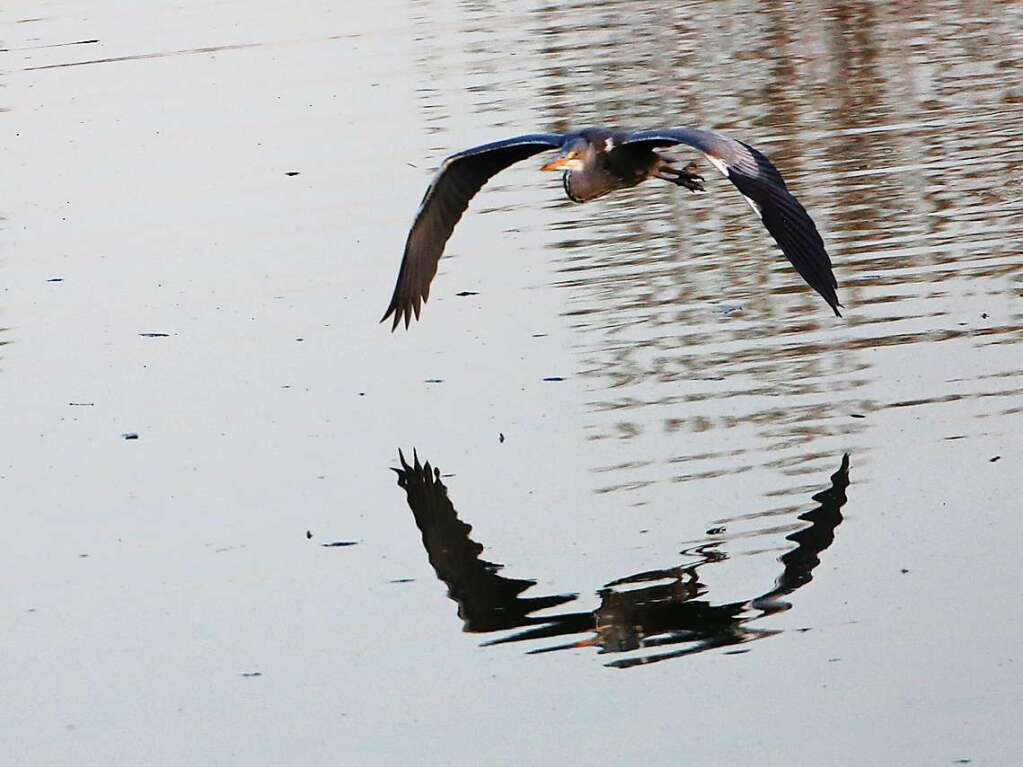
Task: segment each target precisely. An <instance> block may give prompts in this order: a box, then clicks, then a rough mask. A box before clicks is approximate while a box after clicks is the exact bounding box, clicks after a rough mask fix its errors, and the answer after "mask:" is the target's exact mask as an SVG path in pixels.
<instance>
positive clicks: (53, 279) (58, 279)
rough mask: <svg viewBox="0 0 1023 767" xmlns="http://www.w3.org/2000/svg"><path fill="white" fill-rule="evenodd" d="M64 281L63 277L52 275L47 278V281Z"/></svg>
mask: <svg viewBox="0 0 1023 767" xmlns="http://www.w3.org/2000/svg"><path fill="white" fill-rule="evenodd" d="M63 281H64V278H63V277H50V279H48V280H47V282H63Z"/></svg>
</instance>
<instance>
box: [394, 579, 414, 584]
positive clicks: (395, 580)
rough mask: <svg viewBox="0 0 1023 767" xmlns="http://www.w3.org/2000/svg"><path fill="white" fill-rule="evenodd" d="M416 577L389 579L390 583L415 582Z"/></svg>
mask: <svg viewBox="0 0 1023 767" xmlns="http://www.w3.org/2000/svg"><path fill="white" fill-rule="evenodd" d="M415 580H416V579H415V578H395V579H394V580H391V581H388V583H414V582H415Z"/></svg>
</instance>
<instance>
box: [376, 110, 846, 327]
mask: <svg viewBox="0 0 1023 767" xmlns="http://www.w3.org/2000/svg"><path fill="white" fill-rule="evenodd" d="M677 144H685V145H687V146H690V147H692V148H694V149H697V150H699V151H700V152H702V153H703V154H704V156H705V157H706V158H707V160H708V161H709V162H710V163H711V165H713V166H714V167H715V168H717V169H718V170H719V171H721V173H723V174H724V175H725V176H726V177H727V178H728V180H729V181H731V182H732V183H733V184H734V185H735V186H736V188H738V190H739V192H740V193H741V194H742V196H743V197H744V198H745V199H746V202H747V203H749V206H750V207H751V208H752V209H753V211H754V212H755V213H756V214H757V216H758V217H759V218H760V220H761V221H762V222H763V224H764V226H765V227H767V231H768V232H770V234H771V236H772V237H774V240H775V242H777V243H778V246H779V247H780V248H781V250H782V253H784V254H785V256H786V257H787V258H788V260H789V261H790V262H791V263H792V265H793V266H794V267H795V268H796V271H798V272H799V273H800V274H801V275H802V277H803V279H804V280H806V282H807V283H808V284H809V285H810V287H812V288H813V289H814V290H816V291H817V292H818V293H820V294H821V296H823V298H824V300H825V301H827V303H828V305H829V306H830V307H831V308H832V310H833V311H834V312H835V314H836V315H837V316H841V314H840V313H839V311H838V307H840V306H841V304H840V303H839V302H838V296H837V295H836V293H835V289H836V288H837V287H838V283H837V282H836V281H835V276H834V274H833V273H832V271H831V259H830V258H829V257H828V253H827V251H826V250H825V249H824V241H823V240H822V239H821V236H820V233H819V232H818V231H817V227H816V226H815V225H814V223H813V219H811V218H810V215H809V214H808V213H807V212H806V209H805V208H804V207H803V206H802V205H801V204H800V203H799V201H798V200H797V199H796V198H795V197H794V196H793V195H792V193H791V192H790V191H789V190H788V187H787V186H786V185H785V180H784V179H783V178H782V176H781V173H779V172H778V169H777V168H775V167H774V165H772V164H771V161H770V160H768V159H767V158H766V157H765V156H764V155H763V154H762V153H761V152H759V151H758V150H756V149H754V148H753V147H752V146H750V145H749V144H746V143H744V142H742V141H738V140H736V139H733V138H729V137H728V136H723V135H721V134H718V133H711V132H709V131H704V130H694V129H690V128H667V129H663V130H642V131H632V132H626V131H611V130H606V129H604V128H587V129H585V130H581V131H576V132H572V133H564V134H561V133H534V134H528V135H524V136H516V137H514V138H509V139H504V140H503V141H495V142H493V143H490V144H484V145H482V146H477V147H473V148H472V149H466V150H465V151H463V152H458V153H457V154H453V155H451V156H450V157H448V158H447V159H446V160H444V162H443V163H442V164H441V166H440V169H439V170H438V171H437V174H436V175H435V176H434V178H433V180H432V181H431V183H430V185H429V187H428V188H427V190H426V194H425V195H424V196H423V201H422V203H420V205H419V210H418V211H417V212H416V216H415V220H414V221H413V223H412V228H411V230H410V231H409V234H408V239H407V240H406V242H405V253H404V256H403V258H402V261H401V269H400V270H399V272H398V281H397V284H396V285H395V288H394V294H393V296H392V297H391V303H390V305H389V306H388V307H387V312H386V313H385V314H384V316H383V317H382V318H381V320H380V321H381V322H384V321H385V320H387V318H388V317H391V316H393V317H394V323H393V324H392V325H391V330H392V331H393V330H394V329H395V328H397V327H398V325H399V324H400V323H401V321H402V319H404V321H405V327H406V328H407V327H408V326H409V322H410V320H411V318H412V315H413V314H415V316H416V319H418V318H419V312H420V308H421V305H422V303H425V302H426V300H427V298H428V297H429V295H430V282H431V281H432V280H433V277H434V275H435V274H436V273H437V262H438V261H439V260H440V257H441V254H442V253H443V252H444V245H445V244H446V243H447V241H448V238H449V237H451V232H452V231H453V230H454V228H455V224H457V223H458V220H459V219H460V218H461V217H462V213H464V212H465V209H466V208H467V207H468V205H469V201H470V200H471V199H472V198H473V196H474V195H475V194H476V193H477V192H478V191H479V190H480V189H481V188H482V187H483V185H484V184H485V183H486V182H487V181H489V180H490V178H491V177H493V176H494V175H495V174H496V173H498V172H499V171H501V170H503V169H505V168H507V167H508V166H510V165H512V164H514V163H516V162H519V161H521V160H525V159H526V158H528V157H532V156H533V155H535V154H539V153H540V152H546V151H550V150H555V149H557V150H560V151H559V152H558V155H557V156H556V157H555V158H554V159H553V160H551V161H550V162H548V163H546V164H545V165H543V166H542V167H541V170H545V171H558V170H561V171H564V174H563V176H562V183H563V186H564V189H565V194H566V195H568V198H569V199H571V200H572V201H574V202H580V203H581V202H589V201H590V200H595V199H597V198H598V197H603V196H604V195H606V194H609V193H611V192H614V191H617V190H619V189H628V188H630V187H634V186H636V185H638V184H640V183H642V182H644V181H646V180H647V179H651V178H656V179H661V180H664V181H668V182H670V183H673V184H676V185H678V186H682V187H685V188H687V189H689V190H691V191H694V192H695V191H702V190H703V181H704V178H703V177H702V176H700V175H698V174H697V172H696V171H697V166H696V164H695V163H694V162H690V163H689V164H687V165H686V166H685V167H679V165H680V161H679V160H677V159H674V158H672V157H669V156H667V155H664V154H661V153H660V152H658V151H656V150H657V149H659V148H663V147H670V146H674V145H677Z"/></svg>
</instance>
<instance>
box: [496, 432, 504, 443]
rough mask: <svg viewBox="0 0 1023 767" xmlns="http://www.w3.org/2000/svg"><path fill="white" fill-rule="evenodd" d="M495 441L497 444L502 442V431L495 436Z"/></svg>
mask: <svg viewBox="0 0 1023 767" xmlns="http://www.w3.org/2000/svg"><path fill="white" fill-rule="evenodd" d="M497 441H498V442H504V432H503V431H502V432H498V434H497Z"/></svg>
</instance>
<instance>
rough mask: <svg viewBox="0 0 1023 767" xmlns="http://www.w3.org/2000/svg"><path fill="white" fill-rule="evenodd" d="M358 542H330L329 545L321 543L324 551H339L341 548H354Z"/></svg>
mask: <svg viewBox="0 0 1023 767" xmlns="http://www.w3.org/2000/svg"><path fill="white" fill-rule="evenodd" d="M357 543H358V541H331V542H330V543H321V544H320V545H321V546H323V548H325V549H339V548H341V547H343V546H354V545H356V544H357Z"/></svg>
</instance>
